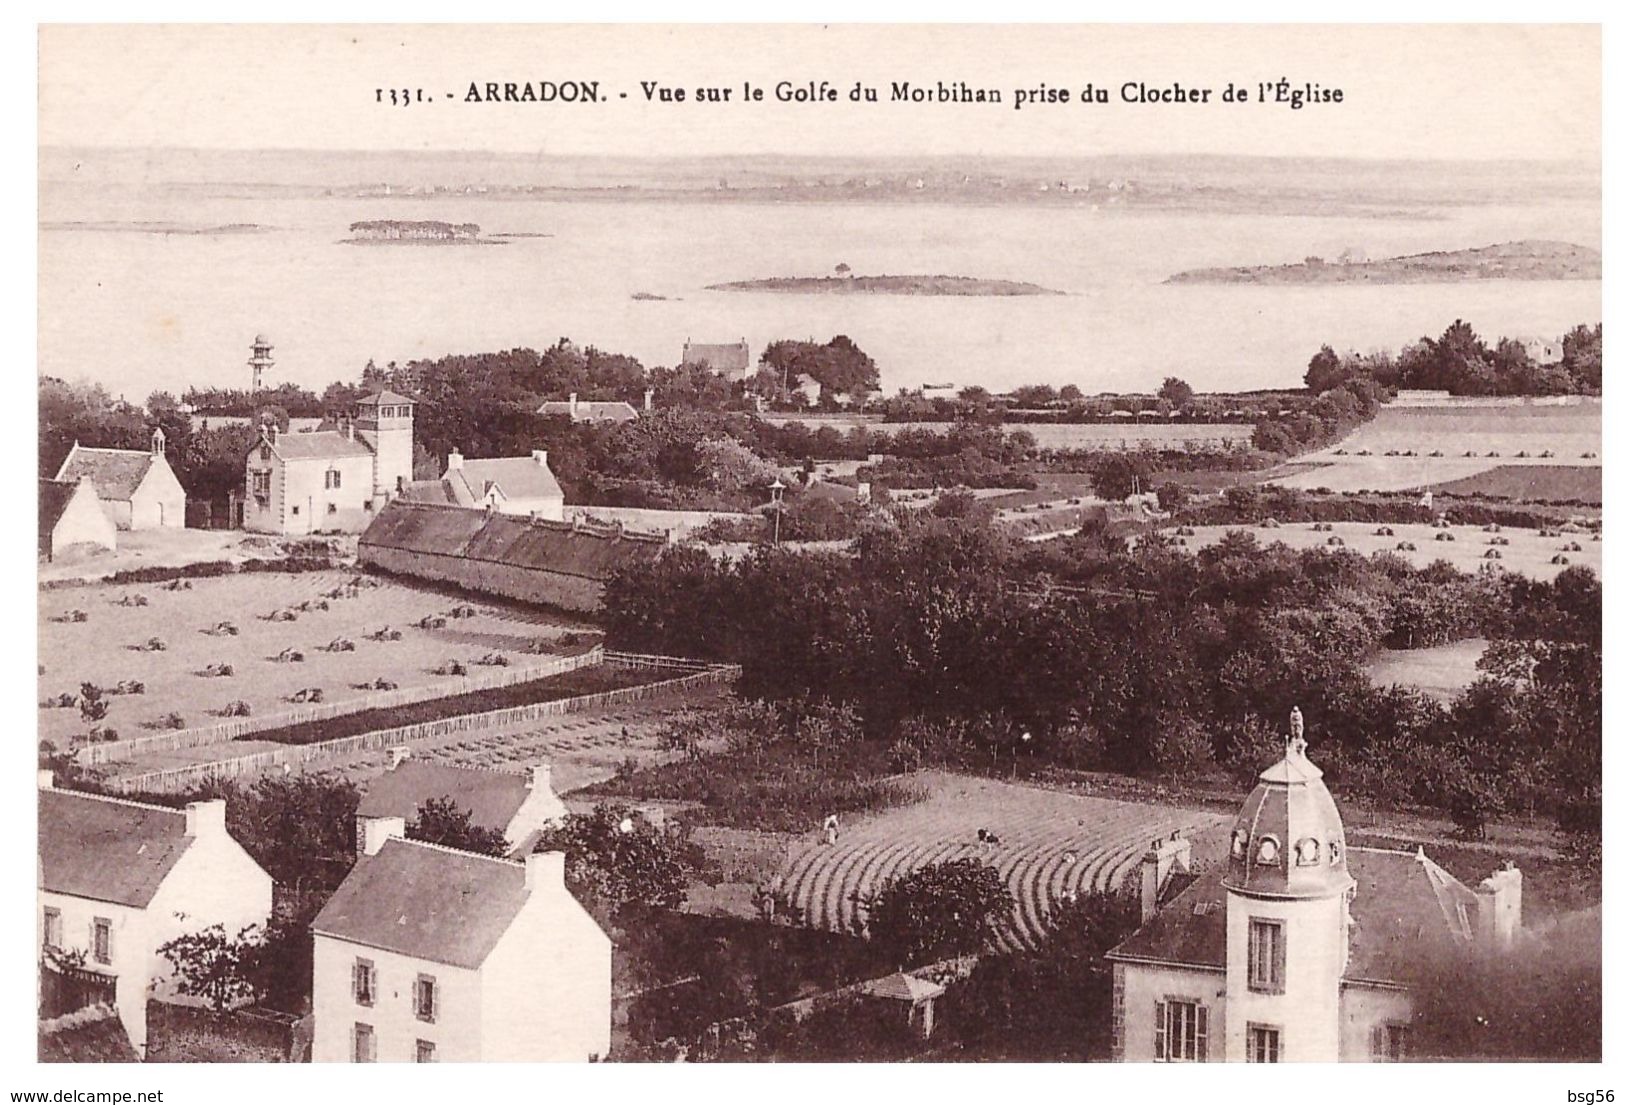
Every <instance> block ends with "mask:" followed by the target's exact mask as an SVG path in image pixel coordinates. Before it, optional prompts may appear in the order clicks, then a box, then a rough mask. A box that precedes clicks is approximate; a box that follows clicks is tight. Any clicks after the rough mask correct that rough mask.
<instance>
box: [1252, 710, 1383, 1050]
mask: <svg viewBox="0 0 1625 1105" xmlns="http://www.w3.org/2000/svg"><path fill="white" fill-rule="evenodd" d="M1307 748H1308V746H1307V742H1306V741H1305V740H1304V735H1303V714H1302V713H1301V712H1300V711H1299V710H1298V709H1297V708H1296V707H1294V708H1293V710H1292V716H1291V720H1290V723H1289V736H1288V737H1287V740H1286V748H1285V754H1284V755H1283V756H1282V758H1281V759H1280V761H1278V762H1277V763H1275V764H1274V765H1273V766H1271V767H1269V768H1267V769H1266V770H1264V771H1263V772H1262V773H1260V775H1259V777H1258V785H1257V786H1256V787H1254V788H1253V792H1252V794H1250V795H1249V796H1248V798H1247V800H1246V802H1244V803H1243V804H1242V807H1241V812H1240V814H1239V815H1238V816H1237V818H1236V821H1235V824H1234V826H1233V827H1232V828H1231V832H1230V856H1229V865H1228V868H1227V870H1226V873H1225V878H1224V888H1225V999H1224V1000H1225V1013H1224V1037H1225V1056H1226V1058H1228V1059H1230V1060H1232V1061H1241V1060H1252V1061H1255V1062H1322V1063H1328V1062H1336V1061H1337V1059H1338V1053H1339V1044H1340V1039H1339V1036H1340V1027H1339V1026H1340V1010H1341V999H1342V981H1343V970H1344V968H1345V967H1346V965H1347V963H1348V927H1349V902H1350V901H1351V900H1352V898H1353V896H1354V879H1353V878H1352V877H1350V875H1349V871H1348V857H1347V855H1346V851H1347V841H1346V838H1345V836H1344V832H1343V818H1342V815H1341V814H1339V813H1338V811H1337V804H1336V803H1335V802H1333V801H1332V796H1331V793H1330V792H1329V791H1328V790H1327V789H1326V784H1325V783H1324V782H1322V781H1321V772H1320V769H1319V768H1318V767H1316V766H1315V765H1314V764H1312V763H1310V762H1309V757H1308V752H1307Z"/></svg>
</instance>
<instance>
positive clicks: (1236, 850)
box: [1230, 829, 1247, 859]
mask: <svg viewBox="0 0 1625 1105" xmlns="http://www.w3.org/2000/svg"><path fill="white" fill-rule="evenodd" d="M1230 854H1231V855H1232V856H1233V857H1235V858H1236V859H1245V858H1246V857H1247V830H1246V829H1237V830H1236V831H1235V832H1233V833H1231V834H1230Z"/></svg>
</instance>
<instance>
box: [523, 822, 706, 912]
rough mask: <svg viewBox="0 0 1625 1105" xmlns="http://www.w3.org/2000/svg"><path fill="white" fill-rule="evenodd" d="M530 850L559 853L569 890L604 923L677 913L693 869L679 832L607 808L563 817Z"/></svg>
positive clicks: (687, 845) (691, 857)
mask: <svg viewBox="0 0 1625 1105" xmlns="http://www.w3.org/2000/svg"><path fill="white" fill-rule="evenodd" d="M535 850H536V851H538V852H563V853H564V856H565V860H564V873H565V879H566V881H567V882H568V883H569V886H570V889H571V890H572V891H574V892H575V894H576V895H577V896H578V897H580V898H582V899H584V904H586V905H588V907H589V908H591V909H593V910H594V912H595V913H597V914H599V915H600V916H602V917H606V918H615V917H618V916H620V915H621V914H623V913H625V912H626V911H627V910H629V909H630V910H637V909H676V908H677V907H679V906H681V905H682V904H683V901H684V899H686V898H687V896H688V880H689V878H690V876H691V875H692V874H693V872H694V869H695V854H694V851H695V850H694V848H693V846H692V845H691V844H690V843H689V841H688V838H687V835H686V834H685V833H683V832H682V831H681V830H680V829H678V828H677V827H675V826H660V825H656V824H654V823H652V822H651V821H650V820H649V819H648V818H646V817H645V816H644V815H643V814H641V813H639V812H637V811H635V810H633V809H632V808H631V807H630V806H624V805H618V804H611V803H605V804H603V805H600V806H598V807H597V808H596V809H594V810H593V811H592V812H591V813H572V814H568V815H566V816H565V818H564V820H563V821H562V822H561V823H559V824H555V825H553V826H551V827H549V828H548V829H546V830H545V831H543V833H542V834H541V836H540V838H539V839H538V840H537V843H536V849H535Z"/></svg>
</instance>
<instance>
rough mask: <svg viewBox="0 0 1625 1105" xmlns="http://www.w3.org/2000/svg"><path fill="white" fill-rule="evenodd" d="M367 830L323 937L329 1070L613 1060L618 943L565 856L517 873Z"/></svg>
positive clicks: (318, 1005)
mask: <svg viewBox="0 0 1625 1105" xmlns="http://www.w3.org/2000/svg"><path fill="white" fill-rule="evenodd" d="M404 830H405V825H404V822H403V821H402V820H401V819H399V818H395V819H378V820H374V821H370V822H368V823H367V824H366V826H365V832H366V837H365V839H364V840H363V842H362V844H363V853H364V854H363V855H362V856H361V858H360V859H359V860H357V862H356V865H355V867H354V868H353V869H352V870H351V872H350V874H349V876H348V877H346V878H345V880H344V882H343V883H342V884H340V886H339V888H338V890H337V891H336V892H335V893H334V895H333V897H332V898H331V899H329V900H328V903H327V905H326V906H324V907H323V909H322V911H321V913H319V914H318V915H317V917H316V920H315V921H314V922H312V924H311V931H312V933H313V934H314V941H315V962H314V968H313V969H314V978H313V979H312V1011H313V1014H314V1017H315V1035H314V1040H313V1042H312V1046H311V1059H312V1061H313V1062H318V1063H348V1062H362V1063H366V1062H383V1063H391V1062H394V1063H412V1062H418V1063H432V1062H447V1063H450V1062H482V1061H483V1062H539V1061H554V1062H560V1061H562V1062H586V1061H588V1060H592V1059H601V1058H603V1057H604V1056H606V1055H607V1054H608V1052H609V1040H610V957H611V948H610V942H609V937H608V936H606V935H605V934H604V932H603V930H602V929H600V928H599V927H598V924H597V923H596V922H595V921H594V920H593V919H592V916H591V915H590V914H588V913H587V911H586V910H585V909H583V908H582V907H581V905H580V904H579V903H578V902H577V901H576V900H575V898H574V897H573V896H572V895H571V894H570V892H569V890H568V889H566V888H565V885H564V855H563V853H561V852H547V853H539V854H537V853H533V854H531V855H527V856H526V857H525V858H524V861H523V862H522V863H521V862H515V861H512V860H506V859H495V858H492V857H489V856H481V855H476V854H473V853H470V852H459V851H456V850H454V849H451V848H443V847H440V846H439V845H434V844H424V843H421V842H418V841H410V840H406V839H404V838H403V837H402V836H401V835H400V834H401V833H403V832H404Z"/></svg>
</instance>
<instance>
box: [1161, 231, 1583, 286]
mask: <svg viewBox="0 0 1625 1105" xmlns="http://www.w3.org/2000/svg"><path fill="white" fill-rule="evenodd" d="M1601 279H1602V254H1600V253H1598V252H1597V251H1596V250H1594V249H1588V248H1586V247H1585V246H1577V245H1572V244H1570V243H1568V242H1547V241H1519V242H1502V243H1499V244H1497V245H1492V246H1483V247H1481V248H1478V249H1458V250H1445V251H1440V252H1434V253H1414V254H1409V255H1407V256H1403V257H1389V258H1386V259H1383V260H1378V261H1364V260H1361V261H1324V260H1322V259H1320V258H1318V257H1309V258H1305V259H1304V260H1303V261H1300V262H1297V263H1295V264H1286V265H1244V266H1239V267H1236V268H1211V269H1190V270H1188V271H1185V272H1179V273H1175V274H1174V275H1173V276H1170V277H1169V278H1168V279H1167V280H1166V281H1164V283H1166V284H1443V283H1466V282H1469V281H1474V280H1601Z"/></svg>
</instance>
